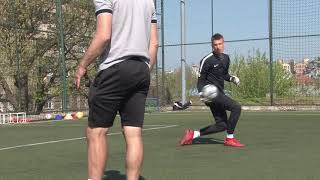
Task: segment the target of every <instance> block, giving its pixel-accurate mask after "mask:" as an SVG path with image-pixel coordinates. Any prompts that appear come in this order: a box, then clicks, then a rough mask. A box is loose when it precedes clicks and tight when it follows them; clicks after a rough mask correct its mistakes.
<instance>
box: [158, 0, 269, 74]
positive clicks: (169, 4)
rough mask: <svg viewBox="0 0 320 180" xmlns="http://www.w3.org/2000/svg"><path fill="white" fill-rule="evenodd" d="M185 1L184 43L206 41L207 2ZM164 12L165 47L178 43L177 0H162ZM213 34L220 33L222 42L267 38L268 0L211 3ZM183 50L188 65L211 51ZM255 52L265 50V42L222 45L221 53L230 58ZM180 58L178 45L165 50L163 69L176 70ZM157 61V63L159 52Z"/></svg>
mask: <svg viewBox="0 0 320 180" xmlns="http://www.w3.org/2000/svg"><path fill="white" fill-rule="evenodd" d="M159 2H160V1H159ZM159 2H158V3H157V6H158V8H159V6H160V3H159ZM185 2H186V43H203V42H209V41H210V38H211V35H212V23H211V0H186V1H185ZM164 11H165V13H164V14H165V16H164V17H165V19H164V25H165V31H164V40H165V45H173V44H180V42H181V36H180V29H181V28H180V0H164ZM159 22H160V23H161V19H160V18H159ZM160 23H159V24H160ZM213 31H214V33H217V32H219V33H221V34H223V35H224V37H225V41H233V40H242V39H255V38H266V37H268V33H269V31H268V0H241V1H239V0H214V1H213ZM159 34H161V33H160V32H159ZM186 48H187V50H186V51H187V53H186V56H187V58H186V60H187V64H189V65H191V64H199V62H200V60H201V58H202V57H204V56H206V55H207V54H208V53H210V52H211V46H210V44H203V45H188V46H187V47H186ZM255 49H261V51H262V52H266V51H268V41H267V40H264V41H252V42H238V43H236V42H235V43H228V42H226V49H225V52H226V53H228V54H230V55H235V54H248V52H252V51H254V50H255ZM180 59H181V53H180V47H179V46H175V47H165V65H164V66H165V69H174V68H176V67H179V66H180V64H181V61H180ZM158 61H161V49H159V60H158ZM159 63H160V67H161V62H159Z"/></svg>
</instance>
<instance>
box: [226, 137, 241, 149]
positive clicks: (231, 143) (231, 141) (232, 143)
mask: <svg viewBox="0 0 320 180" xmlns="http://www.w3.org/2000/svg"><path fill="white" fill-rule="evenodd" d="M224 145H225V146H232V147H244V146H245V145H244V144H241V143H240V142H239V141H237V140H236V139H235V138H225V139H224Z"/></svg>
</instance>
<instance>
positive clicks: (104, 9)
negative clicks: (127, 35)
mask: <svg viewBox="0 0 320 180" xmlns="http://www.w3.org/2000/svg"><path fill="white" fill-rule="evenodd" d="M94 3H95V6H96V16H97V22H96V32H95V34H94V37H93V39H92V41H91V43H90V45H89V48H88V49H87V50H86V52H85V54H84V55H83V57H82V58H81V60H80V63H79V65H78V68H77V72H76V75H75V81H76V82H75V83H76V86H77V88H80V80H81V78H82V77H83V76H84V75H85V74H86V71H87V67H88V66H89V65H90V64H91V63H92V62H93V61H94V60H95V59H96V58H97V57H98V56H100V55H101V54H102V53H103V51H104V49H105V47H106V46H107V45H108V44H110V41H111V33H112V1H111V0H106V1H102V0H94Z"/></svg>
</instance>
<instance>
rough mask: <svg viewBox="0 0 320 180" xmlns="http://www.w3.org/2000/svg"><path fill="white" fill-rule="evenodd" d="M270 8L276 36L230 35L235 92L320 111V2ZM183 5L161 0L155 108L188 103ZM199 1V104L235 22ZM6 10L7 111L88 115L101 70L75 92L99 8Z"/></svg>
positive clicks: (21, 4)
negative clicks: (218, 46) (92, 85)
mask: <svg viewBox="0 0 320 180" xmlns="http://www.w3.org/2000/svg"><path fill="white" fill-rule="evenodd" d="M265 2H266V3H265V6H267V5H268V3H269V5H270V7H272V8H271V9H270V8H269V12H268V8H267V7H266V8H265V9H266V11H267V12H265V13H266V14H268V13H269V15H270V18H269V19H268V18H267V19H263V20H262V21H264V22H265V24H268V21H270V23H269V24H270V26H269V27H270V29H268V26H265V28H266V30H265V31H266V32H270V33H269V34H265V36H261V37H254V38H248V37H243V38H242V36H241V33H239V36H233V37H230V36H226V37H225V39H226V47H227V49H228V50H229V52H228V54H230V56H231V58H232V59H231V60H232V65H231V69H230V71H231V73H233V74H236V75H238V76H239V77H240V79H241V81H242V82H241V86H240V87H238V88H235V87H234V86H233V85H230V84H227V87H226V89H227V93H229V94H230V95H232V96H233V97H235V98H236V99H238V100H240V101H241V102H242V104H245V105H271V104H272V105H286V104H291V105H301V104H303V105H319V104H320V102H319V101H320V90H319V88H320V81H319V78H320V77H319V76H320V75H319V72H320V60H319V59H320V58H319V57H320V55H319V47H320V44H319V40H320V39H319V37H320V36H319V32H320V31H319V30H320V23H319V22H320V17H319V16H320V13H319V9H320V3H319V2H318V1H316V0H304V1H289V0H277V1H271V0H270V1H268V0H265ZM267 2H268V3H267ZM180 3H181V1H171V0H170V1H169V0H157V1H156V8H157V13H158V22H159V23H158V24H159V42H160V48H159V53H158V62H157V66H156V68H155V69H154V70H153V72H152V82H151V87H150V92H149V98H150V99H149V101H148V103H147V104H152V105H150V106H152V107H154V106H158V104H159V103H160V104H161V105H162V106H166V105H168V104H169V105H171V104H172V103H173V102H174V101H180V100H181V98H182V96H181V94H182V87H181V68H180V66H181V61H180V60H181V54H180V52H181V39H180V32H181V26H180V20H181V15H180ZM196 3H197V1H195V0H187V1H185V6H186V29H185V30H186V37H187V38H186V39H187V41H186V43H185V46H186V62H187V68H186V77H185V78H186V92H187V99H191V100H193V101H194V102H195V103H196V104H197V102H198V98H197V91H196V89H195V88H196V82H197V70H198V64H199V61H200V59H201V58H202V57H203V56H205V55H206V53H209V52H210V51H211V47H210V42H209V40H210V36H211V35H212V34H213V33H214V32H218V31H219V32H220V33H222V34H224V32H223V28H221V27H222V24H223V23H226V24H227V22H229V21H231V19H228V18H232V17H223V22H221V21H219V19H220V18H222V17H219V11H220V10H221V8H222V7H221V5H220V4H219V3H221V2H220V1H213V0H205V1H203V2H201V3H202V6H199V5H196ZM243 3H246V2H245V1H244V2H243ZM225 4H228V3H225ZM248 7H250V4H248ZM172 9H174V10H172ZM0 11H1V16H0V41H1V43H0V64H1V66H0V110H1V111H2V112H9V111H15V112H18V111H24V112H28V113H40V112H45V111H78V110H85V109H87V108H88V106H87V94H88V88H87V87H86V86H85V84H86V83H85V82H87V81H88V80H89V79H92V78H93V77H94V75H95V73H96V70H97V67H96V65H95V64H93V65H91V66H90V67H89V73H88V75H87V77H86V79H85V80H84V83H82V84H83V87H81V90H80V91H77V90H75V88H74V83H73V74H74V71H75V67H76V65H77V64H78V61H79V59H80V57H81V56H82V55H83V53H84V51H85V49H86V48H87V47H88V44H89V41H90V39H91V38H92V35H93V32H94V30H95V15H94V7H93V3H92V2H91V1H79V0H68V1H66V0H64V1H63V0H56V1H47V0H38V1H26V0H13V1H12V0H1V3H0ZM195 13H197V14H198V16H194V14H195ZM202 13H203V14H202ZM235 16H238V15H235ZM199 32H201V33H199ZM204 37H205V38H204ZM234 37H237V38H234ZM270 50H271V51H270ZM270 55H271V57H272V58H271V61H270ZM199 104H200V102H199ZM148 109H157V108H150V107H149V108H148Z"/></svg>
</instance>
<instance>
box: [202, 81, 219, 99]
mask: <svg viewBox="0 0 320 180" xmlns="http://www.w3.org/2000/svg"><path fill="white" fill-rule="evenodd" d="M218 91H219V90H218V88H217V86H215V85H213V84H208V85H205V86H204V87H203V88H202V91H201V92H200V100H201V101H203V102H205V103H210V102H212V101H213V100H214V98H215V97H217V96H218Z"/></svg>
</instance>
